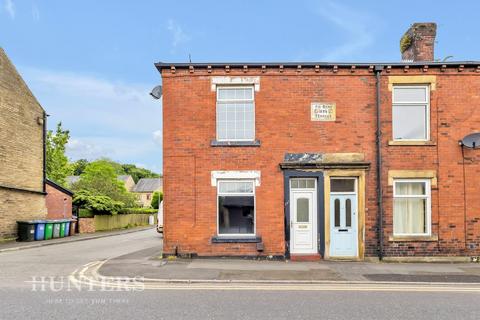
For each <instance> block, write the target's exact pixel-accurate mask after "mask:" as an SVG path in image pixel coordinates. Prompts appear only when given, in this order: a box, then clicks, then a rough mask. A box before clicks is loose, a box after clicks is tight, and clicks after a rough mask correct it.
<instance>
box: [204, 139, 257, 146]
mask: <svg viewBox="0 0 480 320" xmlns="http://www.w3.org/2000/svg"><path fill="white" fill-rule="evenodd" d="M210 146H212V147H260V140H255V141H218V140H212V141H211V142H210Z"/></svg>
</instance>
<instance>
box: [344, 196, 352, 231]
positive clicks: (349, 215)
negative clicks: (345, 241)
mask: <svg viewBox="0 0 480 320" xmlns="http://www.w3.org/2000/svg"><path fill="white" fill-rule="evenodd" d="M345 217H346V218H345V221H346V223H345V224H346V226H347V227H351V226H352V201H351V200H350V199H347V201H346V203H345Z"/></svg>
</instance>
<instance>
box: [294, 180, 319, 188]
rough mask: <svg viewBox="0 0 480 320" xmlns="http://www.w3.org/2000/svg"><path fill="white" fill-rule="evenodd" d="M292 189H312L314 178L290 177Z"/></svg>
mask: <svg viewBox="0 0 480 320" xmlns="http://www.w3.org/2000/svg"><path fill="white" fill-rule="evenodd" d="M291 188H292V189H306V188H308V189H313V188H315V179H298V178H297V179H292V180H291Z"/></svg>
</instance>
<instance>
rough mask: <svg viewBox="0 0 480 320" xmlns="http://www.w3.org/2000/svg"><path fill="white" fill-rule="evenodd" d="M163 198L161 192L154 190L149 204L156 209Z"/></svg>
mask: <svg viewBox="0 0 480 320" xmlns="http://www.w3.org/2000/svg"><path fill="white" fill-rule="evenodd" d="M162 200H163V192H161V191H155V192H154V193H153V197H152V203H151V204H150V205H151V206H152V208H153V209H158V206H159V204H160V203H161V202H162Z"/></svg>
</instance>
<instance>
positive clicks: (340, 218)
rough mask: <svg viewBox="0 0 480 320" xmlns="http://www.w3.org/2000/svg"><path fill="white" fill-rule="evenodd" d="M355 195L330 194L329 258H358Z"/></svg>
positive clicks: (352, 193)
mask: <svg viewBox="0 0 480 320" xmlns="http://www.w3.org/2000/svg"><path fill="white" fill-rule="evenodd" d="M357 229H358V213H357V194H356V192H348V193H333V192H332V193H331V194H330V256H331V257H357V256H358V232H357Z"/></svg>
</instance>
